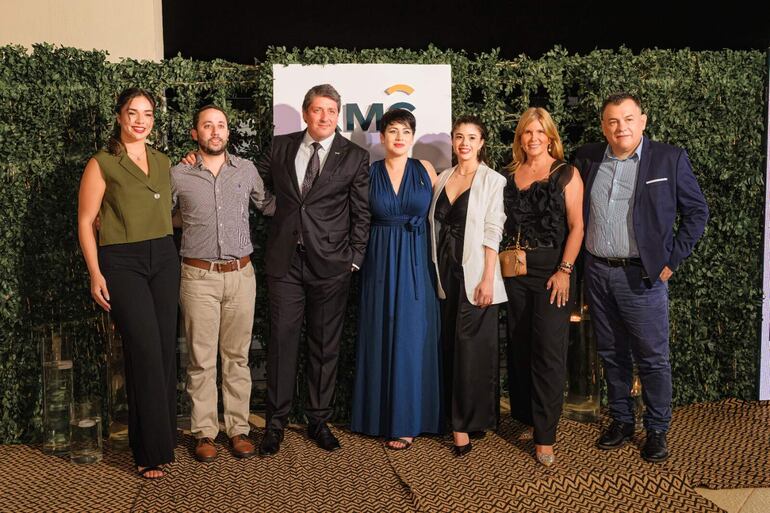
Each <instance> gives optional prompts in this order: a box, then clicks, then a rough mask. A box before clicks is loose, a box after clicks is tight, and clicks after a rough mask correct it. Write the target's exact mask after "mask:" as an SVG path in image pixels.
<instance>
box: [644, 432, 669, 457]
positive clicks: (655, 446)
mask: <svg viewBox="0 0 770 513" xmlns="http://www.w3.org/2000/svg"><path fill="white" fill-rule="evenodd" d="M641 454H642V458H644V459H645V460H646V461H649V462H652V463H658V462H660V461H665V460H667V459H668V456H669V453H668V445H667V444H666V432H665V431H653V430H648V431H647V440H645V441H644V447H642V451H641Z"/></svg>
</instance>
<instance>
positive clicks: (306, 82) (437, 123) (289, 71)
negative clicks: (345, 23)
mask: <svg viewBox="0 0 770 513" xmlns="http://www.w3.org/2000/svg"><path fill="white" fill-rule="evenodd" d="M318 84H331V85H332V86H334V88H335V89H337V91H338V92H339V93H340V96H342V109H341V112H340V117H339V122H338V128H339V129H340V132H341V133H342V135H344V136H345V137H347V138H348V139H350V140H351V141H353V142H355V143H356V144H358V145H359V146H361V147H363V148H366V149H367V150H369V154H370V156H371V161H372V162H374V161H375V160H379V159H382V158H383V157H384V150H383V148H382V145H381V144H380V135H379V132H378V124H379V120H380V118H381V117H382V115H383V114H384V113H385V112H387V111H388V110H390V109H393V108H404V109H407V110H410V111H411V112H412V114H414V117H415V118H416V119H417V129H416V131H415V140H414V146H413V148H412V156H413V157H414V158H419V159H425V160H428V161H430V162H431V163H432V164H433V165H434V167H435V168H436V170H438V171H441V170H442V169H445V168H447V167H449V166H450V164H451V160H452V146H451V140H450V135H449V132H450V129H451V128H452V71H451V66H449V65H448V64H425V65H423V64H329V65H325V66H322V65H311V66H303V65H299V64H290V65H288V66H284V65H281V64H274V65H273V123H274V125H275V128H274V133H275V135H282V134H288V133H291V132H297V131H299V130H303V129H304V128H305V123H304V122H303V121H302V112H301V111H302V99H303V98H304V97H305V93H306V92H307V91H308V89H310V88H311V87H313V86H315V85H318Z"/></svg>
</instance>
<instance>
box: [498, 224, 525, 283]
mask: <svg viewBox="0 0 770 513" xmlns="http://www.w3.org/2000/svg"><path fill="white" fill-rule="evenodd" d="M520 239H521V228H519V233H517V234H516V243H515V244H514V245H513V246H508V247H507V248H505V251H501V252H500V271H501V272H502V274H503V278H513V277H516V276H524V275H525V274H527V252H526V248H525V247H522V246H521V244H520V243H519V242H520Z"/></svg>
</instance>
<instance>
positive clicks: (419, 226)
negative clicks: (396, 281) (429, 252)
mask: <svg viewBox="0 0 770 513" xmlns="http://www.w3.org/2000/svg"><path fill="white" fill-rule="evenodd" d="M371 223H372V226H402V227H403V228H404V229H405V230H406V231H408V232H410V233H411V234H412V238H413V239H415V240H413V241H412V250H411V251H410V252H409V257H410V260H411V262H409V264H410V265H409V267H411V268H412V285H413V287H414V298H415V299H420V292H419V290H418V287H417V266H418V262H419V260H418V259H417V251H418V243H417V236H418V235H420V234H422V233H423V232H424V231H425V217H421V216H391V217H385V218H372V221H371Z"/></svg>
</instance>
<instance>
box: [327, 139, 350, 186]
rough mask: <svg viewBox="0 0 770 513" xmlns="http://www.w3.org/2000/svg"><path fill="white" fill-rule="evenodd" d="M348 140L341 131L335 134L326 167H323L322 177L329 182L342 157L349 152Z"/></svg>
mask: <svg viewBox="0 0 770 513" xmlns="http://www.w3.org/2000/svg"><path fill="white" fill-rule="evenodd" d="M347 146H348V140H347V139H345V138H344V137H342V136H341V135H340V134H339V133H337V134H335V136H334V139H332V144H331V146H329V155H328V156H327V157H326V162H324V167H323V168H321V178H322V179H323V181H324V182H328V181H329V180H330V179H331V176H332V175H333V174H334V173H335V172H336V171H337V168H338V167H339V165H340V163H341V162H342V159H343V158H344V157H345V154H346V153H347Z"/></svg>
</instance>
